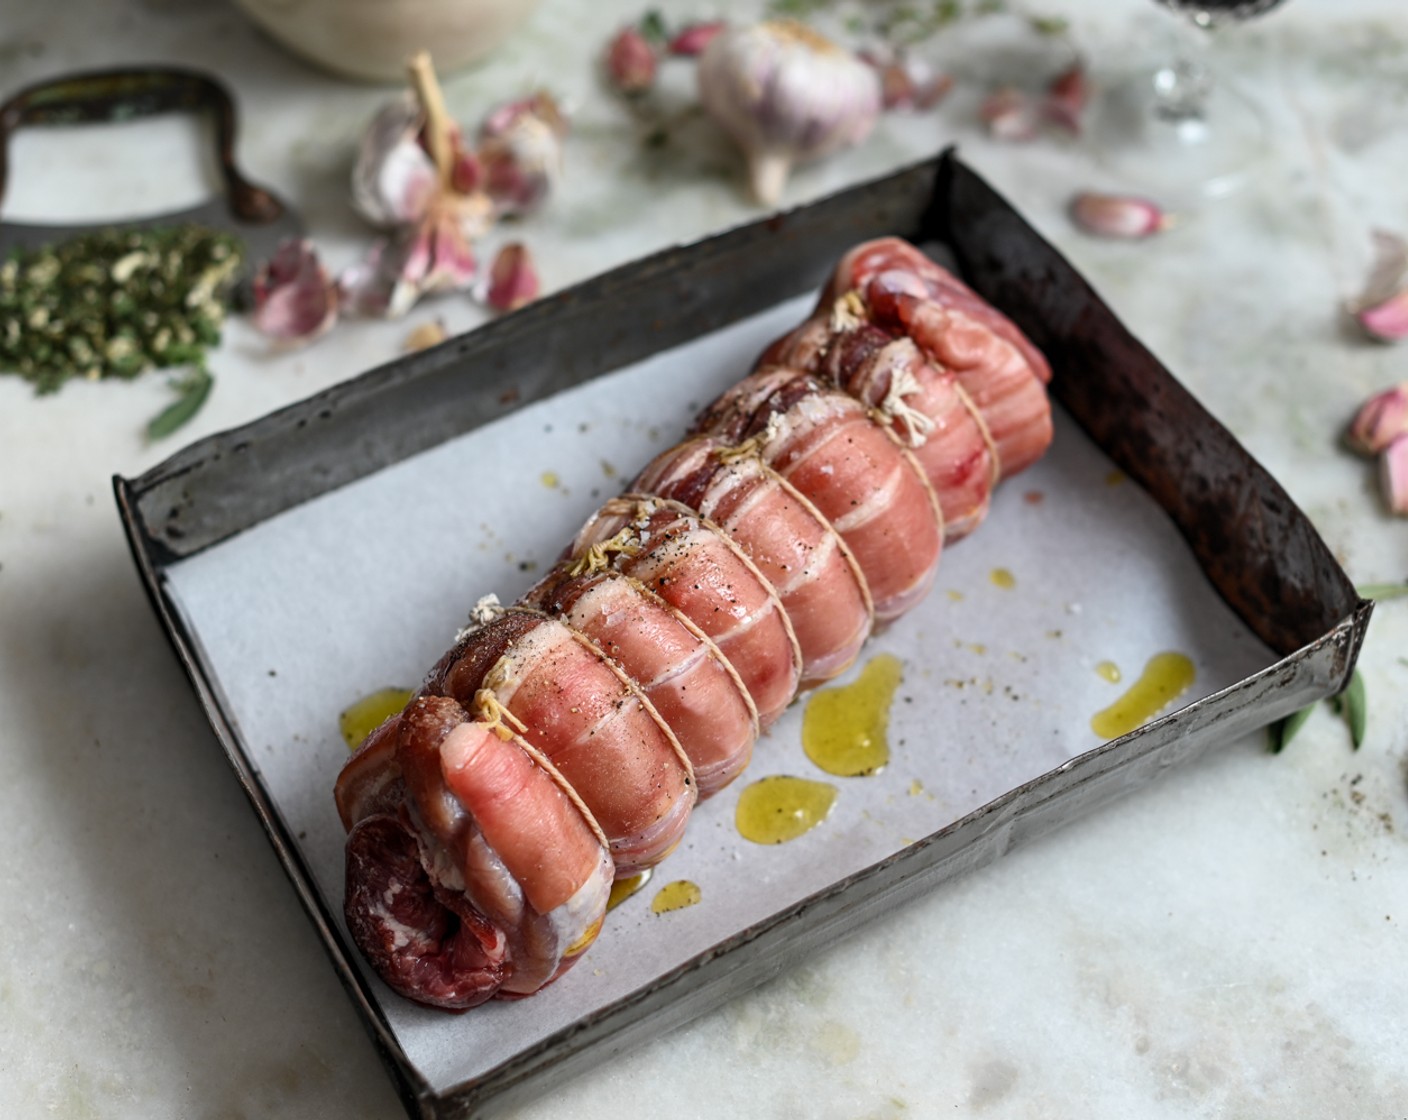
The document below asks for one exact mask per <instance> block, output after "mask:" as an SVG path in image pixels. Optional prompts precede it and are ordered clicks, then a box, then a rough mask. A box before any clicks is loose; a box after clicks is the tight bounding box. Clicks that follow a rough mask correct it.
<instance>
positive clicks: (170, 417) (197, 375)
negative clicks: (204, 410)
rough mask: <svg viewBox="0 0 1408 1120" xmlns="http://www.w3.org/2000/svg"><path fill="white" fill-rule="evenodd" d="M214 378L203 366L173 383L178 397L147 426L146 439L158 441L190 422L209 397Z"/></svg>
mask: <svg viewBox="0 0 1408 1120" xmlns="http://www.w3.org/2000/svg"><path fill="white" fill-rule="evenodd" d="M214 384H215V378H213V377H211V376H210V371H209V370H208V369H206V368H205V367H204V366H197V367H196V368H195V369H194V370H192V371H191V373H190V375H189V376H187V377H183V378H181V380H180V381H177V382H176V383H175V387H176V392H177V394H178V396H177V397H176V399H175V400H174V401H172V402H171V404H169V405H167V406H166V407H165V408H164V409H162V410H161V411H160V412H158V413H157V414H156V416H154V417H153V418H152V420H151V423H149V424H148V425H147V439H149V440H158V439H164V438H166V437H167V436H169V435H170V434H171V433H172V432H174V431H176V429H178V428H180V427H182V426H183V425H185V424H187V423H189V422H190V420H191V418H192V417H194V416H195V414H196V413H197V412H199V411H200V410H201V406H202V405H203V404H205V401H206V398H207V397H209V396H210V390H211V387H212V386H213V385H214Z"/></svg>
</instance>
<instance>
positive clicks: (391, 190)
mask: <svg viewBox="0 0 1408 1120" xmlns="http://www.w3.org/2000/svg"><path fill="white" fill-rule="evenodd" d="M424 125H425V112H424V111H423V110H422V109H421V107H420V103H419V102H418V101H417V100H416V99H415V96H414V94H412V93H411V92H410V91H409V90H408V91H407V92H406V93H405V94H404V95H403V96H401V97H397V98H393V99H392V100H391V101H388V102H387V103H386V104H385V105H383V106H382V107H381V110H380V111H379V112H378V113H377V115H376V116H375V117H373V118H372V122H371V123H370V124H369V125H367V131H366V132H365V133H364V134H363V136H362V142H361V144H360V146H359V147H358V149H357V162H356V164H355V165H354V166H353V168H352V205H353V206H354V207H355V208H356V210H357V212H358V213H359V214H361V215H362V217H364V218H366V219H367V221H369V222H371V223H372V224H373V225H377V226H400V225H405V224H406V223H407V222H414V221H416V220H418V219H419V218H420V217H421V215H423V214H424V213H425V211H426V207H427V206H428V205H429V203H430V196H431V195H432V194H434V193H435V191H436V190H437V189H438V186H439V179H440V176H439V173H438V172H437V171H436V169H435V161H434V160H432V159H431V158H430V153H429V152H427V151H426V150H425V149H424V148H423V147H421V143H420V131H421V128H422V127H423V126H424Z"/></svg>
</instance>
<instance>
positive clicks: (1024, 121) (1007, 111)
mask: <svg viewBox="0 0 1408 1120" xmlns="http://www.w3.org/2000/svg"><path fill="white" fill-rule="evenodd" d="M978 118H979V119H980V120H981V121H982V122H983V123H984V124H985V125H987V128H988V135H989V136H991V137H992V138H993V139H994V140H1008V141H1015V142H1024V141H1027V140H1035V139H1036V138H1037V136H1038V135H1039V134H1040V132H1041V119H1042V113H1041V106H1040V105H1038V104H1037V102H1036V101H1035V100H1034V99H1033V98H1032V97H1031V96H1029V95H1028V94H1026V93H1023V92H1022V91H1021V90H1019V89H1014V88H1013V87H1012V86H1003V87H1002V88H1001V89H996V90H993V92H992V93H990V94H988V95H987V97H985V98H983V103H982V104H981V105H979V106H978Z"/></svg>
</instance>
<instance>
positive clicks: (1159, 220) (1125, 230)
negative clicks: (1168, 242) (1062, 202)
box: [1070, 191, 1169, 239]
mask: <svg viewBox="0 0 1408 1120" xmlns="http://www.w3.org/2000/svg"><path fill="white" fill-rule="evenodd" d="M1070 212H1071V220H1072V221H1073V222H1075V224H1076V226H1077V227H1078V228H1080V229H1082V230H1084V231H1085V232H1086V233H1090V234H1094V235H1095V236H1097V237H1114V238H1125V239H1138V238H1142V237H1150V236H1152V235H1153V234H1156V233H1159V232H1160V231H1162V230H1163V229H1165V228H1167V226H1168V225H1169V218H1168V216H1167V215H1166V214H1165V213H1164V212H1163V211H1162V210H1160V209H1159V207H1158V206H1157V205H1156V204H1155V203H1153V202H1151V201H1149V200H1148V199H1147V198H1137V197H1135V196H1133V195H1114V194H1100V193H1098V192H1095V191H1082V192H1081V193H1080V194H1077V195H1076V196H1075V197H1074V198H1073V199H1071V207H1070Z"/></svg>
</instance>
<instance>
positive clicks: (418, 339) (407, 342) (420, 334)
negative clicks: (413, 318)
mask: <svg viewBox="0 0 1408 1120" xmlns="http://www.w3.org/2000/svg"><path fill="white" fill-rule="evenodd" d="M449 337H450V332H449V331H448V330H446V329H445V324H444V322H443V321H442V320H440V319H431V320H429V321H428V322H425V323H422V324H420V326H418V327H413V328H411V330H410V331H409V332H408V333H407V334H406V337H405V338H404V339H403V340H402V342H401V352H402V353H404V354H415V353H418V352H419V351H421V350H429V349H430V348H431V347H432V346H439V345H440V343H442V342H444V341H445V340H446V339H447V338H449Z"/></svg>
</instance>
